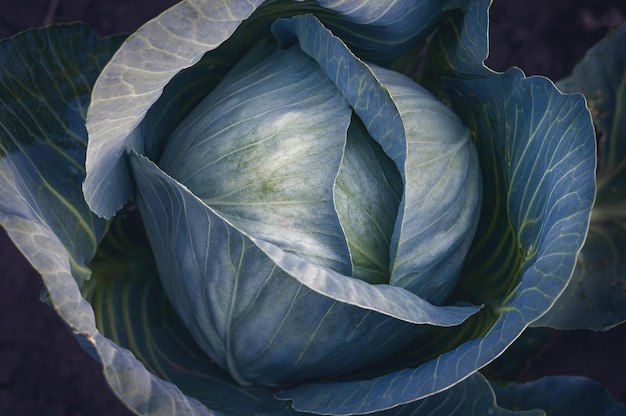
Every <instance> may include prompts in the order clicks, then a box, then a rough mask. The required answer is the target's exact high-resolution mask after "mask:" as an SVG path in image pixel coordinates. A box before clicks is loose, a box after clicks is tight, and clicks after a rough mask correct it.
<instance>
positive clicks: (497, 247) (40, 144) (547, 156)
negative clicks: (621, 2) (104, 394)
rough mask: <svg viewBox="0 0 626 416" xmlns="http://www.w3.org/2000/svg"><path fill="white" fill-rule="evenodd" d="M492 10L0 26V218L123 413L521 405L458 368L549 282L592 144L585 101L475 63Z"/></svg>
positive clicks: (511, 333)
mask: <svg viewBox="0 0 626 416" xmlns="http://www.w3.org/2000/svg"><path fill="white" fill-rule="evenodd" d="M489 3H490V2H489V1H487V0H446V1H439V0H437V1H433V0H410V1H403V2H398V1H392V0H376V1H351V0H346V1H330V0H317V1H312V0H305V1H291V0H267V1H262V0H229V1H215V0H185V1H182V2H180V3H179V4H177V5H176V6H174V7H172V8H171V9H169V10H167V11H165V12H164V13H162V14H161V15H160V16H158V17H157V18H155V19H153V20H151V21H149V22H148V23H146V24H145V25H144V26H142V27H141V28H140V29H139V30H138V31H136V32H135V33H133V34H131V35H130V36H128V37H127V36H124V35H120V36H113V37H108V38H97V37H95V36H94V35H93V34H92V33H91V31H90V30H89V28H88V27H86V26H85V25H82V24H73V25H63V26H52V27H49V28H44V29H35V30H31V31H28V32H24V33H22V34H20V35H18V36H16V37H14V38H12V39H9V40H5V41H3V42H2V43H0V52H1V53H0V60H1V61H2V65H1V66H2V69H1V70H0V97H2V105H3V113H2V114H1V115H0V120H1V121H0V173H1V175H0V195H1V196H2V197H1V198H0V223H1V224H2V225H3V227H4V228H5V229H6V230H7V231H8V233H9V235H10V236H11V238H12V239H13V241H14V242H15V243H16V244H17V245H18V247H19V248H20V249H21V250H22V252H23V253H24V254H25V256H26V257H27V258H28V259H29V261H30V262H31V263H32V264H33V266H34V267H35V268H36V269H37V270H38V271H39V272H40V273H41V274H42V277H43V279H44V282H45V285H46V293H45V297H46V301H47V302H49V303H50V304H51V305H52V306H53V307H54V308H55V309H56V311H57V312H58V314H59V315H60V317H61V318H62V319H63V320H64V321H65V322H66V323H67V325H68V327H69V328H70V330H71V331H73V333H75V334H76V337H77V338H78V339H79V341H80V342H81V344H82V345H83V347H84V348H85V350H86V351H87V352H89V353H90V354H91V355H92V356H93V357H94V358H95V359H96V360H98V362H99V363H100V364H101V365H102V368H103V371H104V375H105V378H106V380H107V382H108V384H109V386H110V388H111V390H112V391H113V392H114V394H116V395H117V396H118V397H119V398H120V400H121V401H122V402H123V403H124V404H125V405H126V406H127V407H128V408H129V409H130V410H131V411H133V412H135V413H137V414H159V415H160V414H163V415H173V414H176V415H187V414H188V415H194V416H195V415H241V414H258V415H266V414H267V415H270V414H272V415H297V414H299V413H315V414H332V415H351V414H369V413H377V414H378V413H380V414H388V415H396V414H398V415H400V414H406V415H420V416H421V415H466V416H467V415H468V416H472V415H484V414H496V415H505V414H506V415H508V414H516V413H520V414H524V415H531V414H532V415H541V414H544V413H543V412H542V411H540V410H536V411H535V410H532V411H520V412H514V411H508V410H505V409H503V408H501V407H499V406H498V404H496V401H495V396H494V394H495V393H494V389H492V387H491V385H490V384H489V382H488V381H487V379H486V378H485V377H484V376H483V375H482V374H481V373H480V372H479V371H480V370H481V369H483V368H484V367H485V366H487V365H488V364H490V363H491V362H492V361H494V360H495V359H496V358H498V357H499V356H500V355H501V354H503V352H504V351H505V350H506V349H507V348H508V347H509V346H510V345H511V344H512V343H513V342H514V341H515V340H516V339H517V338H518V337H519V336H520V335H521V334H522V333H523V332H524V330H525V329H526V328H527V327H528V326H530V325H531V324H533V323H534V322H536V321H537V320H538V319H540V318H541V317H542V316H544V315H545V314H546V312H548V311H549V310H550V308H551V307H552V306H553V305H554V304H555V303H556V302H557V299H558V298H559V296H560V295H561V293H563V292H564V291H565V290H566V288H567V287H568V284H569V282H570V279H571V276H572V274H573V271H574V267H575V264H576V259H577V256H578V254H579V252H580V250H581V248H582V246H583V243H584V241H585V237H586V234H587V230H588V225H589V220H590V213H591V208H592V204H593V202H594V197H595V190H596V187H595V171H596V141H595V136H594V129H593V125H592V122H591V116H590V112H589V110H588V108H587V105H586V102H585V99H584V97H583V96H582V95H580V94H564V93H562V92H561V91H560V90H559V89H558V88H557V87H556V86H555V85H554V84H553V83H552V82H551V81H550V80H548V79H546V78H543V77H530V78H529V77H526V76H525V75H524V74H523V72H522V71H521V70H519V69H517V68H511V69H509V70H508V71H506V72H503V73H497V72H494V71H492V70H490V69H488V68H487V67H485V66H484V64H483V62H484V60H485V59H486V56H487V52H488V47H487V44H488V42H487V22H488V8H489ZM42 51H44V52H43V53H42ZM33 68H34V69H33ZM34 108H37V109H38V110H37V112H34V111H32V109H34ZM5 110H6V111H5ZM560 308H562V309H566V306H562V305H561V306H560ZM565 383H566V384H567V382H565ZM503 394H504V393H503Z"/></svg>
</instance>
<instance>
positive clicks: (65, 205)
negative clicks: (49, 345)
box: [0, 24, 208, 415]
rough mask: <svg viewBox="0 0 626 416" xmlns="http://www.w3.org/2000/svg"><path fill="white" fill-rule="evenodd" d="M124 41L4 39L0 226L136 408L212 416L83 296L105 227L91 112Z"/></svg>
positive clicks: (72, 32) (57, 29) (39, 36)
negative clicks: (99, 322)
mask: <svg viewBox="0 0 626 416" xmlns="http://www.w3.org/2000/svg"><path fill="white" fill-rule="evenodd" d="M122 40H123V39H122V38H120V37H114V38H107V39H98V38H96V37H95V36H94V35H93V34H92V33H91V31H90V30H89V29H88V28H87V27H86V26H85V25H82V24H74V25H64V26H51V27H48V28H46V29H37V30H32V31H28V32H24V33H21V34H18V35H16V36H15V37H13V38H11V39H7V40H4V41H2V42H0V52H1V53H0V61H1V63H2V64H1V65H0V102H2V117H1V120H0V150H1V153H0V178H1V179H2V180H1V181H0V223H1V224H2V226H3V227H4V228H5V229H6V230H7V232H8V234H9V236H10V237H11V239H12V240H13V241H14V242H15V244H16V245H17V247H18V248H19V249H20V251H21V252H22V253H23V254H24V256H25V257H26V258H27V259H28V260H29V261H30V263H31V264H32V265H33V267H34V268H35V269H36V270H37V271H39V273H40V274H41V276H42V278H43V281H44V284H45V286H46V288H47V291H48V297H49V301H50V302H51V304H52V306H53V307H54V308H55V310H56V312H57V313H58V314H59V316H60V317H61V318H62V319H63V321H64V322H65V323H66V324H67V326H68V328H69V329H70V330H71V331H72V332H73V333H74V334H75V335H76V336H77V338H78V340H79V341H80V342H81V345H82V346H83V347H84V348H85V350H86V351H87V352H88V353H89V354H90V355H92V356H93V357H94V358H95V359H96V360H98V361H99V362H100V363H101V364H102V366H103V371H104V375H105V378H106V379H107V382H108V383H109V386H110V387H111V389H112V390H113V392H114V394H116V395H117V396H118V397H119V398H120V399H121V400H122V401H123V402H124V403H125V404H126V405H127V406H128V407H129V408H130V409H132V410H134V411H135V412H139V413H151V414H164V415H169V414H173V413H177V414H181V413H185V412H192V411H197V413H196V414H208V412H207V411H206V408H204V406H202V405H201V404H200V402H198V401H197V400H196V399H192V398H188V397H185V396H184V395H183V394H182V393H181V392H180V390H179V389H178V388H177V387H176V386H174V385H172V384H170V383H168V382H166V381H163V380H162V379H159V378H158V377H156V376H154V375H153V374H151V373H149V372H148V371H147V370H146V369H145V368H144V366H143V365H142V364H141V363H140V362H138V361H137V359H136V358H135V357H134V356H133V354H131V353H130V352H129V351H128V350H126V349H124V348H122V347H120V346H119V345H116V344H115V343H113V342H112V341H111V340H110V339H108V338H106V337H104V336H103V335H102V334H101V333H100V332H99V331H98V329H97V327H96V321H95V317H94V310H93V309H92V307H91V306H90V305H89V303H87V302H86V301H85V300H84V299H83V298H82V297H81V293H80V287H81V286H84V285H91V284H92V282H93V280H97V276H91V280H89V279H90V275H91V271H90V270H89V268H88V267H87V264H88V262H89V261H90V260H91V258H92V257H93V256H94V253H95V251H96V245H97V244H98V243H99V242H100V240H101V239H102V236H103V234H104V233H105V231H106V229H107V223H106V222H105V221H103V220H102V219H100V218H98V217H96V216H95V215H94V214H93V213H92V212H91V211H89V208H88V207H87V204H86V203H85V201H84V199H83V196H82V193H81V182H82V180H83V178H84V175H85V170H84V169H85V168H84V163H85V148H86V142H87V131H86V129H85V124H84V123H85V115H86V111H87V105H88V103H89V94H90V91H91V88H92V86H93V83H94V81H95V79H96V76H97V75H98V73H99V72H100V70H101V69H102V67H103V66H104V64H105V63H106V62H107V60H108V59H109V58H110V56H111V55H112V54H113V52H114V51H115V49H116V48H117V47H118V46H119V44H120V43H121V41H122ZM12 278H17V276H13V277H12ZM203 409H204V410H203ZM159 412H161V413H159Z"/></svg>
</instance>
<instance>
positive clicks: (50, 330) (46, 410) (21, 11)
mask: <svg viewBox="0 0 626 416" xmlns="http://www.w3.org/2000/svg"><path fill="white" fill-rule="evenodd" d="M174 3H175V1H172V0H151V1H148V0H145V1H138V0H134V1H133V0H109V1H96V0H21V1H19V2H18V1H10V0H0V38H5V37H8V36H11V35H13V34H15V33H17V32H19V31H22V30H25V29H28V28H29V27H34V26H45V25H47V24H49V23H53V22H71V21H76V20H83V21H86V22H88V23H89V24H90V25H91V26H92V27H93V28H94V29H95V30H96V32H97V33H99V34H101V35H106V34H110V33H117V32H131V31H133V30H134V29H136V28H138V27H139V26H140V25H141V24H142V23H143V22H145V21H146V20H148V19H150V18H152V17H154V16H156V15H157V14H159V13H160V12H161V11H163V10H164V9H166V8H167V7H169V6H170V5H172V4H174ZM491 17H492V20H491V41H490V48H491V55H490V58H489V60H488V61H487V64H488V65H489V66H490V67H491V68H493V69H496V70H504V69H506V68H508V67H510V66H513V65H516V66H519V67H521V68H522V69H524V70H525V71H526V73H527V74H529V75H531V74H542V75H546V76H548V77H550V78H552V79H555V80H557V79H560V78H562V77H564V76H565V75H567V74H568V73H569V72H570V70H571V68H572V67H573V66H574V64H575V63H576V62H577V61H578V60H579V59H581V58H582V56H583V55H584V53H585V51H586V50H587V49H588V48H589V47H590V46H591V45H593V44H594V43H595V42H597V41H598V40H600V39H601V38H602V37H603V36H604V35H605V34H606V33H607V31H608V30H610V28H611V27H613V26H616V25H618V24H619V23H621V22H623V21H625V20H626V3H625V2H624V1H623V0H543V1H532V2H531V1H523V0H517V1H512V0H495V4H494V5H493V6H492V9H491ZM624 255H626V253H624ZM0 273H1V275H0V415H7V416H9V415H11V416H13V415H14V416H20V415H24V416H30V415H43V416H79V415H91V416H99V415H108V416H122V415H129V414H130V412H129V411H128V410H126V408H125V407H124V406H123V405H121V404H120V403H119V402H118V401H117V399H115V397H114V396H113V395H112V394H111V393H110V392H109V390H108V389H107V387H106V384H105V383H104V380H103V376H102V372H101V369H100V368H99V367H98V365H97V364H96V363H95V362H94V361H93V360H92V359H91V358H90V357H89V356H87V355H86V354H85V353H84V352H83V351H82V350H81V348H80V347H79V345H78V343H77V342H76V341H75V340H74V338H73V337H72V336H71V335H70V334H69V333H68V332H67V330H66V329H65V327H64V326H63V324H62V323H61V321H60V319H59V318H58V317H57V316H56V314H55V313H54V311H53V310H51V309H50V308H49V307H48V306H46V305H44V304H41V303H40V302H39V300H38V297H39V294H40V291H41V287H42V282H41V278H40V277H39V275H38V274H37V273H36V272H35V271H34V270H33V269H32V268H31V267H30V266H29V264H28V263H27V262H26V260H24V258H23V257H22V256H21V254H20V253H19V252H18V250H17V249H16V248H15V247H14V246H13V244H12V243H11V241H10V240H9V239H8V237H7V235H6V233H5V232H4V231H3V230H0ZM549 340H550V343H549V346H548V347H547V348H546V349H545V350H544V351H543V353H542V354H541V355H540V356H539V357H538V358H537V359H535V360H534V361H533V362H532V364H531V365H530V367H528V368H527V369H526V370H525V371H524V373H523V374H522V376H521V377H522V378H523V379H534V378H537V377H540V376H542V375H546V374H578V375H585V376H588V377H590V378H592V379H594V380H598V381H600V382H602V383H604V384H605V385H607V386H608V387H609V388H610V391H611V392H612V394H613V395H614V396H615V397H617V398H619V399H620V400H621V401H622V402H626V379H625V376H624V375H625V374H626V355H625V354H624V351H625V350H626V325H622V326H620V327H617V328H615V329H613V330H611V331H608V332H605V333H594V332H590V331H572V332H566V333H562V332H556V331H550V334H549Z"/></svg>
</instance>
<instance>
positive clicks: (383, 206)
mask: <svg viewBox="0 0 626 416" xmlns="http://www.w3.org/2000/svg"><path fill="white" fill-rule="evenodd" d="M334 194H335V206H336V208H337V214H338V215H339V221H340V223H341V226H342V227H343V230H344V233H345V234H346V240H347V242H348V249H349V250H350V257H351V259H352V269H353V275H352V277H354V278H357V279H361V280H365V281H367V282H369V283H373V284H376V283H388V282H389V259H390V254H389V247H390V246H391V236H392V234H393V229H394V224H395V221H396V217H397V215H398V206H399V205H400V199H401V198H402V177H401V176H400V173H399V172H398V170H397V168H396V166H395V164H394V162H393V161H392V160H391V159H389V157H387V155H386V154H385V152H384V151H383V149H382V148H381V147H380V145H379V144H378V143H376V142H375V141H374V139H372V137H371V136H370V135H369V133H368V132H367V130H366V128H365V126H364V125H363V123H362V122H361V120H360V119H359V118H358V117H356V116H354V117H353V118H352V123H351V124H350V128H349V129H348V139H347V142H346V151H345V154H344V158H343V161H342V164H341V168H340V170H339V175H338V176H337V181H336V183H335V189H334Z"/></svg>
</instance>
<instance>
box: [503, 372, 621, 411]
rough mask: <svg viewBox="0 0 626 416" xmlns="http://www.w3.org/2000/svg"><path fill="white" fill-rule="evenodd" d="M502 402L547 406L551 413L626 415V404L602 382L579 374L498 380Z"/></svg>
mask: <svg viewBox="0 0 626 416" xmlns="http://www.w3.org/2000/svg"><path fill="white" fill-rule="evenodd" d="M492 387H493V389H494V391H495V393H496V398H497V400H498V403H499V404H501V405H503V406H505V407H507V408H510V409H520V410H526V409H535V408H539V409H543V410H545V412H546V414H547V415H549V416H588V415H594V416H625V415H626V406H625V405H624V404H623V403H619V402H618V401H617V400H615V399H614V398H613V397H611V395H610V394H609V392H608V391H607V390H606V388H605V387H604V386H602V385H601V384H600V383H598V382H596V381H593V380H590V379H587V378H584V377H576V376H553V377H544V378H541V379H539V380H536V381H531V382H528V383H523V384H509V385H502V386H501V385H498V384H494V385H493V386H492Z"/></svg>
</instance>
